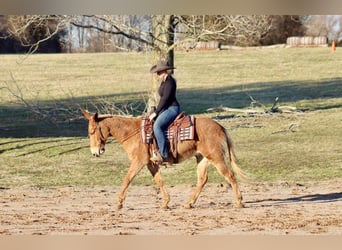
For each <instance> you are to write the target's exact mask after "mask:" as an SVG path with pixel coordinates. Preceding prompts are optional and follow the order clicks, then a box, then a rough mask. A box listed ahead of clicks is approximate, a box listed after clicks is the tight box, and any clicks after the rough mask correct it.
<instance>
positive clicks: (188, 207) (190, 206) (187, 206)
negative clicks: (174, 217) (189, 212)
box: [184, 203, 194, 209]
mask: <svg viewBox="0 0 342 250" xmlns="http://www.w3.org/2000/svg"><path fill="white" fill-rule="evenodd" d="M184 208H186V209H191V208H194V206H193V205H192V204H191V203H188V204H185V205H184Z"/></svg>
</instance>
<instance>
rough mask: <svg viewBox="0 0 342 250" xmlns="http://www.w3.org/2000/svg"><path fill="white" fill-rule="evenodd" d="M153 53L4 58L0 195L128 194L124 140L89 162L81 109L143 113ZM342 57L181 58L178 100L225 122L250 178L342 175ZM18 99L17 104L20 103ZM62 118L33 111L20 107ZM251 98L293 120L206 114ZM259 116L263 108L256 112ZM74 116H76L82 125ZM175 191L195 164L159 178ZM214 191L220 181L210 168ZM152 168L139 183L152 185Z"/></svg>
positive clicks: (318, 52)
mask: <svg viewBox="0 0 342 250" xmlns="http://www.w3.org/2000/svg"><path fill="white" fill-rule="evenodd" d="M151 58H152V56H151V54H149V53H116V54H111V53H108V54H53V55H39V54H37V55H30V56H28V57H24V56H22V55H0V65H1V70H0V79H1V80H0V96H1V99H0V119H1V122H0V157H1V163H0V164H1V168H0V187H14V186H24V185H30V186H37V187H54V186H66V185H72V186H77V185H80V186H96V185H104V186H106V185H120V184H121V180H122V178H123V176H124V174H125V172H126V169H127V167H128V165H129V162H128V159H127V157H126V155H125V153H124V151H123V149H122V147H121V145H119V144H118V143H117V142H116V141H114V140H110V141H109V144H108V145H107V150H106V153H105V154H104V155H103V156H102V157H100V158H92V156H91V155H90V151H89V148H88V138H87V122H86V120H85V119H82V115H81V113H79V114H78V110H79V108H80V107H85V108H87V109H89V110H90V111H95V110H97V109H99V107H101V106H102V104H103V103H107V104H108V103H110V104H113V105H115V106H116V107H119V108H122V109H125V111H126V112H129V113H131V114H132V115H140V114H141V113H142V112H143V111H144V108H145V106H144V104H145V103H146V100H147V98H148V95H149V92H150V90H151V75H150V74H149V69H150V67H151V62H150V61H151ZM341 65H342V51H341V50H337V51H336V52H335V53H333V52H331V50H330V49H329V48H315V49H257V50H246V51H206V52H190V53H186V52H176V56H175V66H176V68H177V69H176V70H175V76H176V78H177V80H178V99H179V101H180V103H181V105H182V108H183V110H184V111H186V112H187V113H191V114H196V115H197V116H208V117H213V118H217V117H218V118H220V117H221V118H220V119H218V121H219V122H220V123H221V124H223V125H224V126H225V127H226V128H227V129H228V131H229V133H230V134H231V136H232V138H233V141H234V142H235V145H236V154H237V157H238V159H239V163H240V165H241V167H242V168H243V169H245V170H246V171H247V172H249V173H250V174H251V175H252V176H253V177H254V180H253V181H272V182H273V181H296V182H301V181H312V180H322V179H323V180H329V179H332V178H341V177H342V157H341V155H342V125H341V124H342V123H341V122H342V112H341V111H342V75H341V69H340V68H341ZM14 95H17V97H15V96H14ZM18 97H22V98H23V99H24V100H25V101H27V103H28V104H29V105H30V106H31V107H34V108H36V109H37V110H39V111H41V112H42V113H44V114H48V115H53V120H49V121H47V119H44V120H42V119H39V118H41V117H40V116H39V115H37V114H34V113H32V111H30V110H29V109H28V108H27V107H26V106H25V105H23V103H22V102H21V101H20V100H19V99H20V98H18ZM250 97H253V98H254V99H255V100H257V101H258V102H259V103H261V104H262V105H263V106H262V108H264V109H269V108H270V107H271V106H272V105H273V103H274V99H275V98H276V97H279V105H283V106H293V107H296V108H297V111H296V112H292V113H268V114H264V115H254V116H243V115H239V116H237V115H236V116H234V117H232V118H225V119H222V117H223V118H224V117H229V115H231V114H230V113H227V112H220V113H217V112H216V113H208V112H206V110H207V109H208V108H212V107H217V106H220V105H222V106H226V107H231V108H244V109H245V108H249V107H250V106H251V98H250ZM253 108H254V107H253ZM75 114H76V116H75ZM162 172H163V176H164V179H165V180H166V183H167V184H168V185H176V184H180V183H189V184H193V183H195V181H196V176H195V175H196V174H195V173H196V168H195V160H194V159H192V160H188V161H186V162H184V163H182V164H179V165H175V166H172V167H169V168H166V169H162ZM209 181H210V182H217V183H219V182H223V178H222V177H221V176H219V175H218V173H217V172H216V170H214V169H213V168H211V169H210V173H209ZM152 183H153V182H152V178H151V176H150V174H149V173H148V172H147V170H143V171H142V172H141V173H140V174H139V176H138V177H137V178H136V180H135V181H134V184H141V185H145V184H146V185H147V184H152Z"/></svg>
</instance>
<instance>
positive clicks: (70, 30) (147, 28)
mask: <svg viewBox="0 0 342 250" xmlns="http://www.w3.org/2000/svg"><path fill="white" fill-rule="evenodd" d="M303 35H310V36H327V37H328V38H329V40H337V41H340V40H341V38H342V17H341V16H326V15H316V16H298V15H296V16H289V15H287V16H279V15H250V16H237V15H235V16H229V15H227V16H225V15H215V16H214V15H211V16H210V15H207V16H177V15H170V16H147V15H146V16H144V15H113V16H106V15H101V16H97V15H83V16H51V15H49V16H0V53H27V52H39V53H61V52H65V53H75V52H117V51H148V50H154V51H159V52H160V53H161V54H163V53H169V52H171V51H173V49H174V48H176V47H177V46H178V45H181V43H183V44H184V43H186V44H187V45H188V46H190V47H191V44H195V43H196V42H198V41H210V40H215V41H219V42H220V43H222V44H232V45H238V46H254V45H272V44H279V43H285V42H286V39H287V37H289V36H303ZM163 46H164V47H165V48H164V49H161V47H163ZM161 51H164V52H161ZM169 56H172V54H169Z"/></svg>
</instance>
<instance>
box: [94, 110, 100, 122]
mask: <svg viewBox="0 0 342 250" xmlns="http://www.w3.org/2000/svg"><path fill="white" fill-rule="evenodd" d="M94 120H95V121H96V122H97V121H98V120H99V114H98V113H97V112H96V113H95V114H94Z"/></svg>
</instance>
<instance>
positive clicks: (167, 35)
mask: <svg viewBox="0 0 342 250" xmlns="http://www.w3.org/2000/svg"><path fill="white" fill-rule="evenodd" d="M13 20H14V21H13V22H12V23H13V28H12V29H11V32H12V33H13V35H16V36H18V37H21V39H22V41H23V42H26V43H29V42H30V41H29V40H28V39H26V34H27V32H28V27H29V26H30V24H33V23H34V24H35V25H36V27H39V25H40V24H45V22H48V23H49V22H52V23H54V25H55V26H54V27H55V28H54V29H52V30H50V29H49V30H47V31H46V33H45V34H46V35H45V37H44V38H42V39H41V40H40V41H37V42H34V43H33V44H32V46H33V47H32V48H33V50H34V49H35V48H37V46H39V44H40V43H41V42H42V41H44V40H47V39H49V38H51V36H53V35H54V33H55V32H57V31H58V30H59V29H62V28H65V27H66V26H67V25H68V24H71V25H72V26H73V27H75V28H77V29H79V33H78V35H79V41H80V43H81V44H82V46H83V45H84V43H85V40H84V33H81V30H85V29H86V30H88V31H96V32H99V33H100V34H102V36H103V37H102V38H103V39H98V38H97V39H96V42H101V43H102V45H101V46H102V48H104V44H105V40H106V38H105V34H107V35H108V36H109V37H111V38H110V39H111V41H113V42H115V41H117V40H116V39H114V37H115V38H120V39H122V40H121V41H120V42H119V43H118V46H123V44H125V46H126V45H128V46H130V47H142V46H144V47H146V48H149V49H151V50H152V51H153V52H154V53H153V58H152V60H151V61H152V62H151V65H152V64H155V63H156V61H157V60H159V59H167V60H168V61H169V63H170V64H171V65H172V66H173V65H174V48H175V47H176V46H179V45H181V44H184V43H196V42H198V41H208V40H219V41H224V40H227V39H232V40H234V39H235V40H237V41H239V42H240V43H247V42H248V43H255V42H256V41H258V40H260V37H261V36H263V35H264V34H265V33H266V32H267V31H268V30H269V28H270V26H271V18H270V16H267V15H249V16H242V15H215V16H213V15H212V16H210V15H193V16H184V15H152V16H127V15H84V16H82V17H80V16H17V17H13ZM82 32H83V31H82ZM107 35H106V36H107ZM90 42H91V41H89V40H88V41H87V43H90ZM94 46H98V45H94ZM152 89H153V92H152V94H151V98H150V100H151V102H150V104H149V106H154V105H155V103H156V102H157V100H156V99H157V94H156V92H157V79H156V78H154V79H153V81H152Z"/></svg>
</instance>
